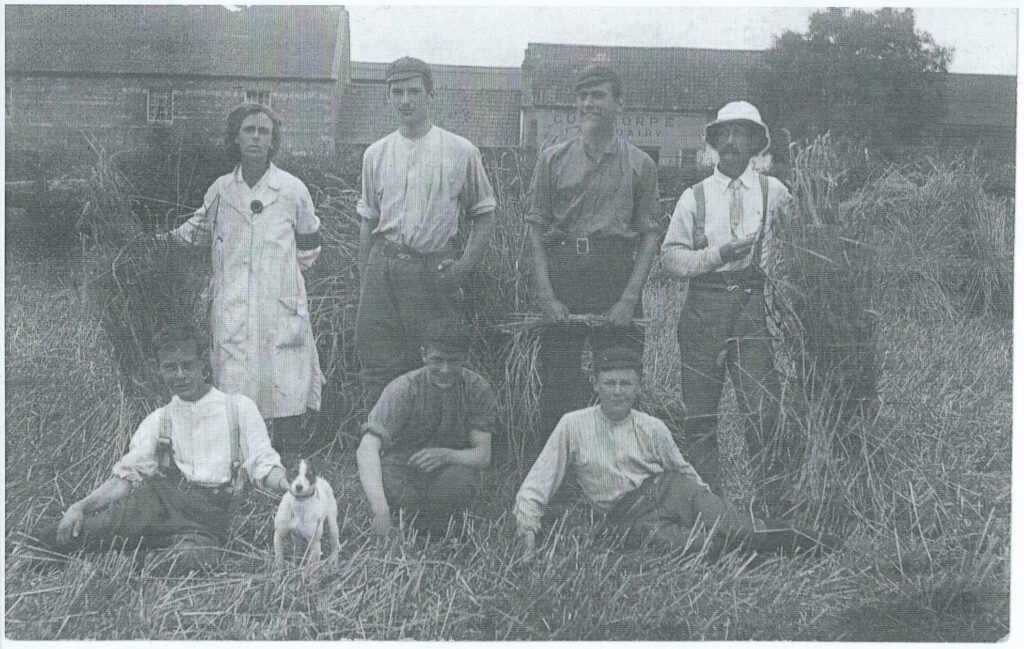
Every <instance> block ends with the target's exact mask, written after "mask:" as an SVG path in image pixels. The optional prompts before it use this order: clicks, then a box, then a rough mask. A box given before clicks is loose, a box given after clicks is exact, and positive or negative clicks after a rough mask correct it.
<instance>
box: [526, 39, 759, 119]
mask: <svg viewBox="0 0 1024 649" xmlns="http://www.w3.org/2000/svg"><path fill="white" fill-rule="evenodd" d="M764 55H765V53H764V51H760V50H707V49H693V48H682V47H607V46H598V45H560V44H551V43H530V44H529V46H528V47H527V48H526V57H525V59H524V61H523V73H524V80H523V85H524V88H523V101H524V103H526V104H527V105H532V106H571V105H573V104H574V103H575V96H574V91H573V85H574V84H575V81H576V78H577V76H578V75H579V73H580V72H581V71H582V70H583V69H584V68H586V67H587V66H588V65H591V64H594V63H600V64H603V65H608V66H609V67H611V68H612V69H614V70H615V71H616V72H618V73H619V76H620V77H621V78H622V83H623V105H624V106H625V107H626V108H643V109H644V110H673V111H679V110H705V111H706V110H717V109H718V108H720V107H721V106H722V105H723V104H725V103H727V102H729V101H732V100H735V99H743V98H749V94H750V88H749V84H748V81H747V74H748V71H749V70H750V69H751V68H752V67H753V66H754V65H755V64H756V63H757V62H758V61H760V60H761V58H762V57H764Z"/></svg>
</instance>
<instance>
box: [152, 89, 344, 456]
mask: <svg viewBox="0 0 1024 649" xmlns="http://www.w3.org/2000/svg"><path fill="white" fill-rule="evenodd" d="M280 142H281V121H280V119H278V117H277V116H276V115H275V114H274V113H273V112H272V111H271V110H270V109H268V108H266V107H264V106H260V105H258V104H243V105H242V106H239V107H238V108H235V109H234V110H232V111H231V113H230V114H229V115H228V123H227V130H226V133H225V138H224V143H225V146H226V147H227V151H228V156H229V158H230V159H231V161H232V162H234V163H235V165H236V166H235V169H234V171H232V172H231V173H229V174H227V175H225V176H221V177H220V178H218V179H217V181H216V182H214V183H213V185H212V186H211V187H210V189H209V190H207V192H206V197H205V198H204V199H203V207H201V208H200V209H199V210H197V211H196V213H195V214H194V215H193V216H192V218H190V219H189V220H188V221H187V222H185V223H184V224H182V225H181V226H180V227H179V228H177V229H176V230H174V231H173V232H171V233H170V234H171V237H173V238H175V239H177V240H180V241H182V242H184V243H188V244H191V245H209V246H212V258H213V278H212V280H211V285H210V292H211V298H212V299H211V305H210V340H211V347H212V348H211V351H210V364H211V367H212V370H213V381H214V384H215V385H216V386H217V388H218V389H220V390H222V391H224V392H232V393H240V394H244V395H245V396H247V397H249V398H250V399H252V400H253V401H255V402H256V405H257V406H258V407H259V410H260V414H262V415H263V417H264V419H266V420H267V421H268V424H270V429H271V431H272V433H273V440H274V446H275V447H276V448H277V449H278V450H279V451H281V452H282V453H289V454H290V453H293V452H295V451H297V443H296V437H297V435H298V433H299V430H300V424H301V419H300V416H301V415H302V414H303V413H304V412H305V411H306V410H319V409H320V388H321V385H322V384H323V382H324V377H323V374H322V373H321V371H320V362H319V358H318V357H317V352H316V342H315V340H314V338H313V330H312V327H311V326H310V319H309V306H308V300H307V297H306V284H305V281H304V280H303V278H302V271H303V270H305V269H307V268H309V267H310V266H311V265H312V264H313V262H314V261H315V260H316V258H317V255H319V253H320V220H319V219H318V218H317V216H316V214H315V213H314V211H313V199H312V198H311V197H310V195H309V190H308V189H306V186H305V185H304V184H303V183H302V181H300V180H299V179H298V178H296V177H295V176H293V175H291V174H289V173H287V172H285V171H282V170H281V169H279V168H277V167H276V166H274V164H273V163H271V162H270V161H271V159H272V158H273V157H274V154H275V153H277V150H278V148H279V146H280Z"/></svg>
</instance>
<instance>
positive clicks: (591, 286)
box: [526, 66, 660, 453]
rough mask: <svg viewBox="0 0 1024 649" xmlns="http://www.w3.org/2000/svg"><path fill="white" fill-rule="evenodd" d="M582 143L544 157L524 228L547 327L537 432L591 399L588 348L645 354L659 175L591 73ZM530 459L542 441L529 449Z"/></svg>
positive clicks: (618, 104)
mask: <svg viewBox="0 0 1024 649" xmlns="http://www.w3.org/2000/svg"><path fill="white" fill-rule="evenodd" d="M575 90H576V112H577V115H578V116H579V121H580V124H581V132H580V135H579V136H577V137H575V138H572V139H570V140H568V141H566V142H563V143H561V144H556V145H554V146H551V147H548V148H547V149H544V150H543V151H542V152H541V153H540V156H539V159H538V160H537V167H536V169H535V170H534V172H533V182H532V185H531V197H532V202H531V205H530V211H529V214H528V215H527V217H526V219H527V221H528V232H529V235H528V236H529V239H530V249H531V251H532V263H533V269H532V270H533V280H534V290H535V292H536V295H537V299H538V300H539V302H540V307H541V309H542V311H543V312H544V315H546V316H547V317H548V318H550V319H551V320H552V322H553V324H552V325H550V326H548V327H546V328H545V329H544V331H543V332H542V333H541V346H540V352H539V355H538V361H539V364H540V377H541V384H542V390H543V392H542V394H541V403H540V408H541V430H544V431H548V430H551V429H552V428H554V426H555V424H556V423H557V422H558V420H559V418H560V417H561V416H562V415H563V414H564V413H566V412H569V411H571V410H576V409H578V408H581V407H583V406H585V405H587V403H588V402H589V400H590V394H589V390H588V389H587V385H586V381H585V380H584V376H583V373H582V370H581V368H580V354H581V352H582V349H583V344H584V341H585V340H586V339H587V337H588V335H589V337H590V342H591V349H592V350H596V349H600V348H603V347H609V346H613V345H625V346H628V347H631V348H633V349H635V350H636V351H638V352H641V353H642V350H643V332H642V331H641V330H640V329H639V327H636V326H635V325H634V323H633V318H634V317H635V316H640V315H642V307H641V300H640V298H641V293H642V292H643V287H644V284H645V283H646V281H647V275H648V273H649V272H650V270H651V266H652V265H653V263H654V259H655V256H656V254H657V250H658V239H659V237H660V231H659V228H658V225H657V222H656V219H657V218H658V214H659V205H658V171H657V167H656V166H655V164H654V161H653V160H651V158H650V156H648V155H647V154H646V153H644V152H643V151H641V150H640V149H639V148H637V147H635V146H633V145H632V144H630V143H628V142H626V141H624V140H622V139H620V138H619V137H617V136H616V134H615V122H616V116H617V115H618V113H619V112H620V111H621V110H622V82H621V80H620V79H619V76H618V75H617V74H616V73H615V71H614V70H612V69H611V68H608V67H605V66H591V67H589V68H587V69H586V70H584V71H583V73H582V74H581V75H580V77H579V79H578V81H577V82H576V86H575ZM570 314H594V315H603V316H605V317H606V318H607V320H608V326H603V327H592V328H590V327H586V326H583V325H581V324H576V323H569V322H568V317H569V315H570ZM533 441H534V444H533V449H532V451H533V453H536V452H537V450H538V449H539V446H540V444H543V440H542V439H539V440H533Z"/></svg>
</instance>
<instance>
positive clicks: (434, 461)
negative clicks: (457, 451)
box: [409, 448, 451, 471]
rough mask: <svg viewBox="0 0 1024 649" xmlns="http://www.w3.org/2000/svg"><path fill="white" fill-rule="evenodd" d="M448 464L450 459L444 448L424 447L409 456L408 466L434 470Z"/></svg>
mask: <svg viewBox="0 0 1024 649" xmlns="http://www.w3.org/2000/svg"><path fill="white" fill-rule="evenodd" d="M448 464H451V459H450V457H449V455H448V449H446V448H424V449H420V450H419V451H416V452H415V453H413V454H412V456H411V457H409V466H414V467H416V468H417V469H419V470H420V471H434V470H436V469H440V468H441V467H444V466H446V465H448Z"/></svg>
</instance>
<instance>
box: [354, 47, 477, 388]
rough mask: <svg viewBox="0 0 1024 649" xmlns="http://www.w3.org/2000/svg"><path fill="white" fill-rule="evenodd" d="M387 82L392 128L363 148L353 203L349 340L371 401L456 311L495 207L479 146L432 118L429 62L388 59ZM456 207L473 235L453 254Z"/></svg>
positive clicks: (414, 360) (416, 363)
mask: <svg viewBox="0 0 1024 649" xmlns="http://www.w3.org/2000/svg"><path fill="white" fill-rule="evenodd" d="M385 82H386V85H387V92H388V102H389V103H390V105H391V108H392V110H393V111H394V114H395V118H396V120H397V122H398V130H397V131H395V132H394V133H391V134H390V135H388V136H386V137H384V138H382V139H380V140H378V141H376V142H374V143H373V144H371V145H370V147H369V148H368V149H367V150H366V153H365V154H364V155H363V170H362V198H360V200H359V203H358V205H357V206H356V210H357V211H358V212H359V215H360V216H361V217H362V221H361V226H360V230H359V270H360V275H361V282H362V285H361V288H360V296H359V312H358V315H357V316H356V333H355V342H356V351H357V354H358V356H359V361H360V363H361V365H362V370H361V378H362V381H363V389H364V393H365V396H366V397H367V399H368V400H369V403H373V402H374V401H375V400H376V398H377V397H378V396H379V395H380V391H381V390H382V389H383V387H384V386H385V385H387V383H388V382H389V381H390V380H391V379H393V378H395V377H396V376H399V375H400V374H403V373H405V372H408V371H410V370H412V369H415V368H416V367H418V366H419V363H420V352H419V345H420V341H421V340H422V339H423V333H424V331H425V330H426V327H427V324H428V323H430V322H431V321H432V320H435V319H438V318H442V317H455V318H458V317H460V316H461V312H460V311H461V306H462V300H461V295H462V287H463V285H464V284H465V283H466V281H467V279H468V278H469V276H470V274H471V272H472V271H473V268H474V267H475V266H476V264H477V263H478V262H479V261H480V259H481V257H483V254H484V252H486V250H487V243H488V240H489V239H490V236H491V231H492V230H493V228H494V208H495V206H496V205H497V203H496V201H495V199H494V190H493V189H492V188H491V183H490V182H489V181H488V180H487V174H486V173H485V172H484V166H483V161H482V159H481V157H480V151H479V150H478V149H477V148H476V147H475V146H473V144H472V143H471V142H469V140H467V139H465V138H463V137H460V136H458V135H455V134H454V133H449V132H448V131H446V130H444V129H441V128H438V127H437V126H434V125H433V123H432V122H431V110H432V108H433V97H434V79H433V75H432V74H431V71H430V67H429V66H428V65H427V64H426V63H424V62H423V61H421V60H419V59H415V58H412V57H403V58H400V59H398V60H397V61H395V62H393V63H392V64H390V65H389V66H388V69H387V73H386V76H385ZM460 212H461V213H464V214H465V216H466V217H467V219H466V220H467V221H469V223H470V233H469V238H468V241H467V243H466V246H465V248H464V249H463V251H462V253H461V254H458V252H457V251H456V250H455V247H454V245H453V243H454V239H455V234H456V233H457V231H458V228H459V215H460Z"/></svg>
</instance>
